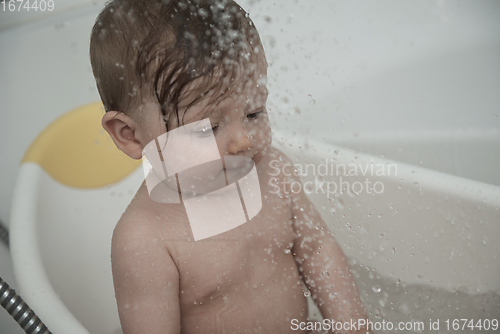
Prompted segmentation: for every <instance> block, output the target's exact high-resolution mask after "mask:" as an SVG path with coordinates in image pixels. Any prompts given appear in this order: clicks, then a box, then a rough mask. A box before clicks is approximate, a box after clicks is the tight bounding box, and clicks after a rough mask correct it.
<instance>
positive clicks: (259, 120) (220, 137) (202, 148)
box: [158, 66, 271, 195]
mask: <svg viewBox="0 0 500 334" xmlns="http://www.w3.org/2000/svg"><path fill="white" fill-rule="evenodd" d="M260 69H261V70H260V71H256V72H255V73H252V75H251V78H249V79H248V80H246V82H244V84H240V88H239V89H232V90H230V93H226V94H224V95H222V96H219V94H217V92H208V94H207V95H206V96H205V98H204V99H202V100H201V101H200V102H198V103H196V104H194V105H192V106H190V107H189V108H187V109H182V108H180V110H179V120H180V123H179V121H178V120H177V118H176V119H173V120H172V119H171V122H169V132H168V134H166V135H161V136H159V137H158V145H160V147H162V148H161V149H162V155H163V159H164V161H165V165H166V170H167V172H168V174H169V175H170V174H172V173H180V174H178V175H179V176H178V179H179V182H180V184H179V186H180V188H181V189H182V191H183V192H185V194H186V195H188V193H192V194H202V193H208V192H212V191H215V190H217V189H221V188H222V187H224V186H225V185H227V184H229V183H232V182H234V181H236V180H239V179H240V178H241V177H243V176H245V175H246V174H247V173H248V172H249V171H250V169H252V166H253V165H254V164H258V163H259V162H260V161H261V160H262V157H263V155H264V154H265V153H266V150H267V149H268V147H269V145H270V143H271V129H270V126H269V118H268V114H267V110H266V102H267V96H268V92H267V87H266V67H265V66H261V67H260ZM236 84H238V83H236ZM214 97H217V99H216V100H215V101H214V100H213V98H214ZM221 158H222V159H221ZM166 183H167V184H168V185H169V186H172V187H171V188H173V189H174V188H176V181H175V178H170V179H169V180H166ZM170 183H172V184H170Z"/></svg>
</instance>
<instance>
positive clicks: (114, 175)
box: [21, 102, 141, 188]
mask: <svg viewBox="0 0 500 334" xmlns="http://www.w3.org/2000/svg"><path fill="white" fill-rule="evenodd" d="M103 115H104V108H103V105H102V104H101V103H100V102H95V103H90V104H87V105H84V106H82V107H79V108H76V109H74V110H72V111H70V112H68V113H67V114H64V115H63V116H61V117H60V118H58V119H57V120H55V121H54V122H53V123H52V124H50V125H49V126H48V127H47V128H46V129H45V130H44V131H43V132H42V133H41V134H40V135H39V136H38V137H37V138H36V139H35V140H34V142H33V143H32V144H31V146H30V147H29V149H28V151H27V152H26V154H25V155H24V157H23V159H22V161H21V163H24V162H34V163H37V164H38V165H40V166H41V167H42V168H43V169H44V170H45V171H46V172H47V173H48V174H49V175H50V176H51V177H52V178H54V179H55V180H57V181H59V182H61V183H63V184H65V185H68V186H72V187H77V188H96V187H103V186H106V185H108V184H111V183H115V182H118V181H120V180H121V179H123V178H124V177H126V176H127V175H129V174H130V173H131V172H132V171H134V170H135V169H136V168H137V167H138V166H139V165H140V163H141V161H140V160H134V159H131V158H129V157H128V156H127V155H125V154H124V153H123V152H121V151H119V150H118V148H117V147H116V146H115V144H114V143H113V141H112V140H111V138H110V137H109V135H108V134H107V133H106V131H105V130H104V129H103V127H102V125H101V118H102V116H103Z"/></svg>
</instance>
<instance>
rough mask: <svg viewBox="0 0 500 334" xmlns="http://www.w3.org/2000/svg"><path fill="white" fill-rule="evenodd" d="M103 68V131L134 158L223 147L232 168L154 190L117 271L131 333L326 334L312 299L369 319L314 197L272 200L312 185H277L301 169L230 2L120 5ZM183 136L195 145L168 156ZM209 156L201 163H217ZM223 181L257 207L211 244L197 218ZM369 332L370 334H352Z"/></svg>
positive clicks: (256, 41)
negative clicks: (278, 136)
mask: <svg viewBox="0 0 500 334" xmlns="http://www.w3.org/2000/svg"><path fill="white" fill-rule="evenodd" d="M90 56H91V63H92V69H93V73H94V76H95V78H96V82H97V87H98V90H99V94H100V96H101V99H102V101H103V104H104V107H105V110H106V114H105V115H104V117H103V119H102V125H103V127H104V129H105V130H106V131H107V132H108V133H109V135H110V136H111V137H112V139H113V141H114V142H115V144H116V146H117V147H118V148H119V149H120V150H122V151H123V152H124V153H125V154H127V155H128V156H130V157H131V158H134V159H140V158H141V157H142V156H143V154H144V152H145V151H146V149H147V148H148V147H149V148H151V147H153V148H154V149H153V150H154V151H155V152H156V153H157V154H159V155H161V157H160V159H161V161H162V163H165V164H167V163H170V162H172V161H175V160H176V159H177V158H178V156H177V155H182V154H183V153H184V152H185V151H190V153H189V154H193V147H191V146H192V143H194V142H197V141H200V142H203V141H206V142H208V141H209V140H211V139H214V140H215V141H214V143H216V146H215V147H216V150H218V152H216V153H217V155H218V156H220V159H219V160H217V161H220V163H221V164H222V165H221V167H220V168H218V167H214V166H216V165H214V164H213V163H212V164H211V165H210V164H209V165H210V166H208V165H207V167H206V168H205V167H203V168H202V170H200V169H198V174H199V177H192V180H197V182H194V183H188V184H189V186H186V183H184V186H183V184H182V182H180V181H179V180H180V179H181V174H175V177H174V176H172V177H170V178H169V180H166V179H165V180H160V181H162V182H160V185H163V188H158V189H161V192H160V193H159V194H158V192H157V193H156V194H155V196H152V195H153V193H152V189H150V188H149V186H148V184H147V182H144V183H143V184H142V185H141V187H140V188H139V190H138V191H137V194H136V196H135V197H134V199H133V200H132V202H131V203H130V205H129V206H128V208H127V210H126V211H125V212H124V214H123V215H122V217H121V219H120V221H119V222H118V224H117V226H116V228H115V230H114V234H113V240H112V253H111V260H112V268H113V280H114V287H115V292H116V299H117V304H118V311H119V315H120V322H121V325H122V329H123V332H124V333H147V334H154V333H265V334H275V333H290V332H294V333H295V332H299V333H306V332H308V331H310V330H311V329H313V328H311V325H312V323H311V322H308V320H307V315H308V307H307V299H306V297H307V296H308V295H311V296H312V298H313V299H314V301H315V303H316V304H317V305H318V307H319V309H320V310H321V313H322V315H323V317H324V318H325V319H330V320H335V321H338V322H346V323H347V322H349V323H352V322H356V321H357V320H358V319H365V313H364V310H363V306H362V303H361V301H360V299H359V296H358V292H357V289H356V286H355V283H354V280H353V278H352V275H351V273H350V270H349V266H348V263H347V260H346V257H345V256H344V254H343V252H342V250H341V248H340V247H339V245H338V244H337V242H336V241H335V239H334V238H333V236H332V235H331V234H330V232H329V229H328V227H327V226H326V225H325V223H324V222H323V220H322V219H321V217H320V216H319V214H318V213H317V211H316V210H315V208H314V206H313V205H312V204H311V203H310V202H309V200H308V199H307V197H306V196H305V195H304V194H303V193H294V192H292V191H289V189H287V188H283V187H282V188H281V189H284V191H283V192H282V193H276V191H275V188H274V187H271V185H272V184H274V185H276V184H277V182H278V183H281V184H282V185H283V186H285V187H286V186H287V185H290V184H292V183H294V182H298V181H299V180H296V179H290V178H294V176H288V177H285V176H284V175H278V176H276V172H275V171H276V168H279V167H280V166H279V164H285V163H287V162H289V161H288V160H287V158H286V157H285V156H284V155H283V154H282V153H281V152H279V151H278V150H277V149H275V148H273V147H271V130H270V126H269V119H268V114H267V111H266V101H267V95H268V92H267V89H266V73H267V62H266V58H265V54H264V50H263V47H262V44H261V41H260V38H259V35H258V33H257V30H256V28H255V27H254V25H253V23H252V21H251V20H250V18H249V17H248V14H247V13H246V12H245V11H244V10H243V9H242V8H241V7H239V6H238V5H237V4H236V3H234V2H233V1H230V0H163V1H162V0H142V1H140V0H115V1H111V2H110V3H108V4H107V5H106V7H105V8H104V10H103V11H102V12H101V13H100V15H99V16H98V18H97V20H96V23H95V25H94V27H93V30H92V35H91V41H90ZM203 122H204V123H203ZM207 122H208V123H207ZM199 124H205V126H199ZM206 124H209V126H206ZM189 126H191V127H190V129H191V130H185V129H186V128H187V127H189ZM176 129H177V130H179V129H182V130H183V131H184V132H185V133H186V134H189V135H190V136H191V137H189V138H190V139H189V140H187V141H184V142H183V141H182V140H180V141H177V142H176V143H177V144H175V145H174V147H173V148H172V150H170V151H169V152H170V153H169V154H166V151H165V150H163V148H162V147H163V146H164V147H166V146H168V145H170V144H171V143H172V142H174V140H173V138H174V137H173V135H171V134H173V133H174V132H175V130H176ZM166 134H168V136H167V135H166ZM162 138H163V139H162ZM162 140H163V143H162ZM148 144H149V146H148ZM161 144H164V145H161ZM151 145H153V146H151ZM172 145H173V144H171V146H172ZM190 145H191V146H190ZM203 145H205V144H200V145H198V146H195V148H194V154H193V159H195V157H197V156H200V157H203V156H204V154H205V149H204V148H203V147H205V146H203ZM188 146H189V147H188ZM206 147H208V146H206ZM156 148H158V149H157V150H156ZM207 149H208V148H207ZM196 150H199V151H198V152H196ZM172 152H177V153H175V154H173V153H172ZM188 156H189V155H188ZM148 159H149V157H148ZM231 159H233V160H231ZM234 159H236V160H234ZM238 159H242V160H238ZM202 160H203V159H202ZM212 160H213V159H212ZM231 161H244V163H235V164H232V163H231ZM189 162H190V161H185V160H184V163H188V164H189ZM202 166H205V165H202ZM250 169H251V170H252V171H254V174H255V179H258V180H259V183H257V185H258V186H257V190H256V191H255V190H254V191H253V192H251V194H250V195H252V196H246V195H245V189H244V188H245V187H244V185H243V183H242V182H239V181H238V180H240V179H241V177H243V176H245V175H250V173H251V172H248V170H250ZM241 170H245V172H244V173H241V172H240V171H241ZM218 171H219V172H218ZM157 172H158V171H157ZM160 173H161V172H160ZM164 177H166V175H164ZM182 177H184V176H182ZM271 178H272V179H271ZM287 178H288V179H287ZM219 179H220V180H221V182H223V185H224V186H227V187H226V188H227V189H229V185H230V184H231V185H233V187H232V188H231V189H233V190H234V191H236V190H237V191H238V194H239V196H240V198H245V200H246V202H245V204H247V205H248V206H247V207H246V209H245V208H244V210H245V216H244V217H246V222H243V223H239V224H237V226H236V227H234V228H225V229H224V228H223V230H218V232H217V233H215V232H212V233H211V231H210V229H211V226H212V225H210V224H213V223H214V219H211V218H210V215H207V216H206V224H205V225H206V226H202V230H203V231H204V232H203V233H204V234H203V233H201V232H199V231H200V230H199V229H195V226H194V220H193V219H192V215H193V214H196V213H198V214H199V210H198V211H197V209H196V208H194V210H193V208H192V207H191V209H189V210H191V211H189V210H188V205H187V204H188V203H192V200H193V199H196V198H200V197H199V196H206V198H209V197H210V196H212V197H210V198H213V196H214V195H213V194H212V191H213V190H216V191H215V192H213V193H216V192H217V191H218V190H217V189H216V188H217V187H219V186H217V187H215V186H214V187H208V188H207V187H205V188H206V189H205V188H204V186H205V185H207V184H212V183H213V184H216V183H217V182H218V181H217V180H219ZM235 180H236V181H238V182H236V181H235ZM271 180H272V182H271ZM230 181H231V182H230ZM211 182H212V183H211ZM217 184H219V185H220V184H221V183H220V182H219V183H217ZM235 184H237V186H234V185H235ZM219 188H220V187H219ZM259 188H260V189H259ZM228 191H229V190H228ZM211 194H212V195H211ZM171 195H175V196H173V197H172V198H174V197H176V198H179V200H178V201H177V202H175V201H169V200H168V198H171V197H170V196H171ZM247 195H248V194H247ZM254 195H255V196H254ZM257 195H259V196H257ZM162 196H163V197H162ZM197 196H198V197H197ZM221 196H222V195H221ZM245 196H246V197H245ZM153 197H154V198H153ZM162 199H163V200H162ZM165 199H167V200H165ZM252 201H253V203H254V204H255V203H257V210H254V212H253V213H251V208H250V207H251V206H252V205H253V207H255V205H254V204H251V202H252ZM162 202H163V203H162ZM219 202H220V201H219ZM219 202H217V203H219ZM199 203H201V202H199ZM205 203H206V202H205ZM242 203H243V202H242ZM219 204H220V203H219ZM228 205H229V204H228ZM242 206H243V207H245V205H244V204H242ZM212 209H213V210H212V213H214V211H220V212H218V213H219V214H221V215H222V214H223V213H224V212H225V211H224V210H223V209H221V210H222V211H221V210H219V209H218V207H217V208H215V209H214V208H213V207H212ZM221 212H222V213H221ZM215 213H217V212H215ZM201 217H202V218H201V219H202V222H203V215H202V216H201ZM216 220H217V219H216ZM220 220H221V221H222V220H224V221H226V220H227V221H231V219H226V218H224V219H220ZM197 222H198V223H199V222H200V218H199V217H198V220H197ZM217 223H218V222H217V221H216V222H215V223H214V225H213V226H218V225H217ZM217 228H219V229H220V226H218V227H217ZM207 231H208V232H207ZM200 233H201V234H200ZM207 233H208V234H207ZM314 329H316V330H317V329H318V328H317V327H315V328H314ZM322 329H323V330H324V329H329V328H328V327H322ZM330 330H331V329H330ZM356 331H359V332H360V333H361V332H362V333H366V329H364V328H360V327H359V326H358V327H352V326H351V327H350V328H349V327H348V326H344V330H342V332H356Z"/></svg>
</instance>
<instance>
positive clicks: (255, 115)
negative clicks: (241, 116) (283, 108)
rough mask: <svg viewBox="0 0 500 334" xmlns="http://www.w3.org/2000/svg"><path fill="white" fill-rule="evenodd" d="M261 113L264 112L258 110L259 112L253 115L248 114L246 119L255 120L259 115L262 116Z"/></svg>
mask: <svg viewBox="0 0 500 334" xmlns="http://www.w3.org/2000/svg"><path fill="white" fill-rule="evenodd" d="M263 112H264V109H262V110H259V111H257V112H254V113H251V114H248V115H247V118H250V119H254V118H257V117H259V115H260V114H262V113H263Z"/></svg>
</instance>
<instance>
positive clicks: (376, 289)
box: [372, 285, 382, 293]
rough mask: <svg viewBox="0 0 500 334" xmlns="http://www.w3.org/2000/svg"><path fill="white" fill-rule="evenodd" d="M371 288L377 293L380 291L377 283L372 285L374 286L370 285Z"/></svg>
mask: <svg viewBox="0 0 500 334" xmlns="http://www.w3.org/2000/svg"><path fill="white" fill-rule="evenodd" d="M372 290H373V292H375V293H379V292H380V291H382V288H381V287H380V286H378V285H374V286H372Z"/></svg>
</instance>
